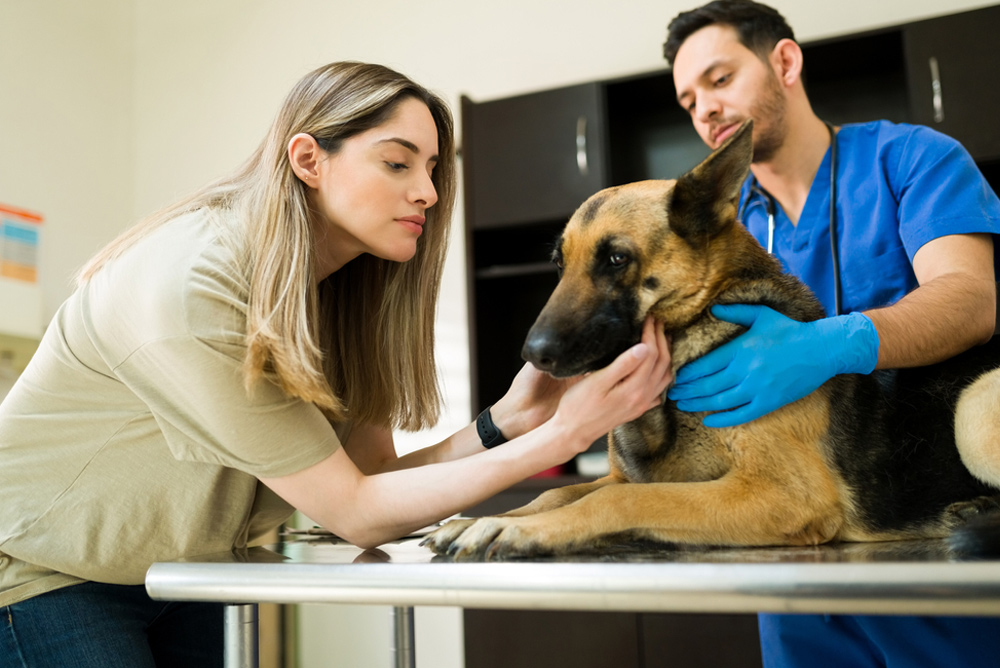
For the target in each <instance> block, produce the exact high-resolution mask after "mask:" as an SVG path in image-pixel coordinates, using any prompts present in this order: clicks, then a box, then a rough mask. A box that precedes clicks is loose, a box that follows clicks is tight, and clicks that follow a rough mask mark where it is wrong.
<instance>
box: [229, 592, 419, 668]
mask: <svg viewBox="0 0 1000 668" xmlns="http://www.w3.org/2000/svg"><path fill="white" fill-rule="evenodd" d="M416 665H417V656H416V649H415V647H414V642H413V608H412V607H409V606H397V607H394V608H393V609H392V668H416ZM226 668H229V667H228V666H227V667H226Z"/></svg>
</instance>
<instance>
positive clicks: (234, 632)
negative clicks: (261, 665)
mask: <svg viewBox="0 0 1000 668" xmlns="http://www.w3.org/2000/svg"><path fill="white" fill-rule="evenodd" d="M224 629H225V638H226V645H225V668H257V666H258V661H259V657H258V656H257V647H258V640H257V637H258V627H257V604H256V603H239V604H233V605H227V606H226V607H225V623H224Z"/></svg>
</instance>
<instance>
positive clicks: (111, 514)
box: [0, 211, 344, 606]
mask: <svg viewBox="0 0 1000 668" xmlns="http://www.w3.org/2000/svg"><path fill="white" fill-rule="evenodd" d="M230 224H234V221H233V220H232V219H231V214H229V213H223V212H207V211H200V212H196V213H193V214H189V215H186V216H183V217H180V218H178V219H176V220H174V221H171V222H169V223H167V224H166V225H164V226H163V227H161V228H160V229H158V230H157V231H155V232H153V233H152V234H150V235H149V236H147V237H146V238H145V239H143V240H142V241H141V242H139V243H138V244H137V245H136V246H134V247H133V248H131V249H130V250H129V251H127V252H126V254H125V255H123V256H122V257H121V258H119V259H117V260H115V261H114V262H113V263H111V264H109V265H107V266H106V267H105V268H104V269H103V270H102V271H100V272H99V273H98V274H97V275H96V276H94V277H93V278H92V279H91V280H90V282H89V283H88V284H87V285H86V286H84V287H83V288H81V289H79V290H77V292H76V293H74V294H73V295H72V296H71V297H70V298H69V299H68V300H67V301H66V303H65V304H63V305H62V307H61V308H60V309H59V311H58V313H57V314H56V316H55V318H54V319H53V322H52V323H51V324H50V326H49V328H48V331H47V332H46V333H45V337H44V339H43V340H42V343H41V346H40V347H39V349H38V352H37V353H36V354H35V356H34V358H33V359H32V361H31V363H30V364H29V366H28V368H27V369H26V370H25V372H24V374H23V375H22V376H21V379H20V380H19V381H18V383H17V385H16V386H15V387H14V389H13V391H12V392H11V393H10V395H8V397H7V398H6V400H4V402H3V403H2V404H0V606H3V605H9V604H11V603H14V602H17V601H20V600H24V599H26V598H29V597H31V596H35V595H37V594H40V593H42V592H45V591H50V590H53V589H57V588H59V587H62V586H66V585H69V584H74V583H76V582H80V581H82V580H95V581H99V582H108V583H119V584H141V583H142V582H143V579H144V577H145V574H146V570H147V568H148V567H149V566H150V564H152V563H153V562H154V561H163V560H172V559H179V558H183V557H191V556H196V555H202V554H208V553H212V552H220V551H225V550H229V549H232V548H234V547H235V548H239V547H244V546H246V545H247V544H248V543H250V542H252V541H253V540H255V539H256V538H259V537H260V536H261V535H262V534H263V533H265V532H267V531H269V530H270V529H272V528H274V527H275V526H277V525H278V524H280V523H281V522H282V521H283V520H284V519H286V518H287V517H288V515H289V514H290V513H291V511H292V509H291V507H290V506H289V505H288V504H286V503H285V502H284V501H282V500H281V499H280V498H278V497H277V495H275V494H274V493H273V492H271V491H270V490H268V489H267V488H266V487H264V486H263V485H261V484H260V483H259V482H258V481H257V477H268V476H281V475H286V474H290V473H294V472H296V471H299V470H302V469H304V468H307V467H308V466H311V465H313V464H315V463H317V462H319V461H321V460H323V459H324V458H326V457H327V456H329V455H330V454H332V453H333V452H334V451H335V450H336V449H337V448H338V447H339V445H340V440H339V438H338V435H337V433H335V431H334V428H333V427H332V426H331V425H330V423H329V422H328V421H327V419H326V418H325V417H324V416H323V414H322V413H321V412H320V410H319V409H318V408H316V407H315V406H314V405H313V404H310V403H306V402H304V401H301V400H299V399H294V398H290V397H289V396H287V395H286V394H285V393H284V392H283V391H282V390H280V389H279V388H278V387H277V386H275V385H273V384H270V383H266V382H263V383H260V384H259V386H258V387H257V388H256V390H255V391H254V392H253V393H252V395H251V396H248V395H247V393H246V391H245V390H244V386H243V380H242V374H241V364H242V359H243V355H244V352H245V348H244V338H245V332H246V303H247V292H248V287H247V280H246V277H245V276H244V275H243V272H242V271H241V270H240V269H239V267H238V264H237V262H236V261H235V259H234V257H233V253H232V251H231V250H230V248H229V247H227V246H226V245H225V244H223V243H222V242H221V241H220V238H219V236H218V235H219V232H220V230H221V229H222V227H223V226H224V225H230ZM341 435H344V434H343V433H342V434H341Z"/></svg>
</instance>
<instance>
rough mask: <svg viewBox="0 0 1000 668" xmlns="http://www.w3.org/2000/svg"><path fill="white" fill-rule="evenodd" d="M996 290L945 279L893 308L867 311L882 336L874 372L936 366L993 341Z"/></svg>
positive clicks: (966, 279) (956, 277) (962, 277)
mask: <svg viewBox="0 0 1000 668" xmlns="http://www.w3.org/2000/svg"><path fill="white" fill-rule="evenodd" d="M995 285H996V284H995V283H993V282H992V281H984V280H982V279H978V278H973V277H970V276H968V275H966V274H945V275H942V276H939V277H937V278H935V279H934V280H933V281H930V282H928V283H926V284H925V285H922V286H920V287H919V288H917V289H916V290H914V291H913V292H911V293H910V294H908V295H906V296H905V297H904V298H903V299H901V300H899V302H897V303H896V304H894V305H892V306H889V307H886V308H882V309H875V310H873V311H866V312H865V315H867V316H868V317H869V318H871V321H872V323H873V324H874V325H875V329H876V330H877V331H878V336H879V353H878V364H877V365H876V367H875V368H877V369H896V368H904V367H914V366H925V365H927V364H934V363H936V362H940V361H942V360H946V359H948V358H950V357H954V356H955V355H957V354H958V353H961V352H963V351H965V350H968V349H969V348H971V347H973V346H976V345H979V344H982V343H984V342H986V341H988V340H989V338H990V337H991V336H992V335H993V329H994V326H995V322H996V287H995Z"/></svg>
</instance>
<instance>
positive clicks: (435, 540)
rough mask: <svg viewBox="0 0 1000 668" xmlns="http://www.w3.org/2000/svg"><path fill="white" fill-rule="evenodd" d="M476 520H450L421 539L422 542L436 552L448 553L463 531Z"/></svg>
mask: <svg viewBox="0 0 1000 668" xmlns="http://www.w3.org/2000/svg"><path fill="white" fill-rule="evenodd" d="M475 521H476V520H475V519H455V520H449V521H447V522H445V523H444V524H442V525H441V527H440V528H438V529H435V530H434V531H432V532H430V533H429V534H427V537H426V538H424V539H423V540H422V541H420V544H421V545H422V546H424V547H426V548H429V549H430V550H431V551H432V552H434V553H435V554H447V553H448V550H449V548H450V547H451V546H452V544H453V543H454V542H455V539H456V538H458V537H459V536H461V535H462V532H463V531H465V530H466V529H468V528H469V527H470V526H472V524H473V522H475Z"/></svg>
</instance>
